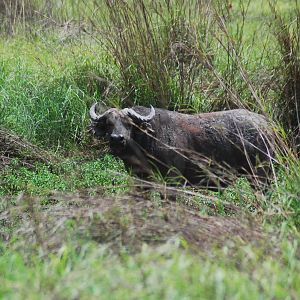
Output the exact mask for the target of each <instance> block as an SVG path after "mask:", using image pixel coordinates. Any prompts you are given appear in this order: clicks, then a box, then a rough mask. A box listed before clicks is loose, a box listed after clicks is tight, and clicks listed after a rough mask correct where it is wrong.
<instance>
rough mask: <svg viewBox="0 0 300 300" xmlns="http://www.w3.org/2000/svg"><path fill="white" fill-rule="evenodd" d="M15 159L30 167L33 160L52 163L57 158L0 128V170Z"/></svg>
mask: <svg viewBox="0 0 300 300" xmlns="http://www.w3.org/2000/svg"><path fill="white" fill-rule="evenodd" d="M15 159H17V160H18V161H19V162H20V163H21V164H22V165H25V166H28V167H32V166H33V164H34V163H35V162H42V163H46V164H49V163H53V162H55V161H57V158H56V157H54V155H52V154H50V153H49V152H47V151H45V150H42V149H41V148H39V147H38V146H36V145H33V144H31V143H29V142H28V141H26V140H25V139H22V138H20V137H19V136H17V135H16V134H14V133H12V132H10V131H9V130H6V129H0V170H1V169H2V168H3V167H5V166H6V165H8V164H10V163H11V162H12V160H15Z"/></svg>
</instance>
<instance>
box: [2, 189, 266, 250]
mask: <svg viewBox="0 0 300 300" xmlns="http://www.w3.org/2000/svg"><path fill="white" fill-rule="evenodd" d="M91 192H92V193H93V194H94V195H93V196H91V195H90V194H91ZM41 200H42V199H39V198H31V197H26V196H21V197H19V199H18V201H17V205H16V206H13V207H11V208H9V209H6V210H5V211H3V212H2V213H1V214H0V220H1V222H2V223H5V224H6V225H7V226H9V224H16V220H18V221H17V223H19V224H18V228H19V229H18V230H17V236H18V237H20V239H19V240H20V243H21V244H22V245H20V247H23V246H24V245H23V243H24V241H26V244H27V245H30V246H28V247H33V248H34V249H35V248H36V247H39V248H41V249H42V250H43V253H44V254H47V253H49V252H56V251H58V249H60V247H61V246H62V244H63V243H64V242H66V241H68V240H70V239H71V240H73V239H74V238H76V239H77V240H78V239H80V240H94V241H96V242H98V243H100V244H105V245H108V246H109V248H110V249H112V250H114V251H119V250H120V249H124V248H125V249H127V250H128V251H130V252H137V251H139V250H140V249H141V247H142V245H143V244H144V243H146V244H149V245H151V246H156V245H160V244H163V243H165V242H166V241H168V240H171V239H173V238H177V239H178V238H179V239H180V240H181V241H182V246H183V247H184V248H185V247H187V248H189V249H191V250H193V251H196V252H198V253H199V252H205V253H206V252H209V251H210V250H212V248H215V247H219V248H221V247H223V246H225V245H227V244H228V243H231V244H234V245H236V246H237V247H238V245H241V244H243V245H244V244H252V245H264V249H265V247H267V248H268V247H269V246H270V243H269V239H268V237H267V236H266V234H264V233H263V230H262V225H261V223H260V222H259V219H257V218H254V217H253V216H251V215H248V214H246V213H244V212H243V211H242V210H241V209H239V210H240V211H239V212H238V213H237V214H234V215H232V216H225V215H224V216H220V215H214V216H213V215H211V216H209V215H207V214H206V215H205V214H201V213H200V211H199V208H195V207H192V206H190V205H187V202H185V203H183V202H182V201H177V202H176V201H171V200H169V199H168V198H166V199H165V200H161V199H160V198H159V199H158V200H157V199H156V200H153V199H152V200H149V198H147V197H145V196H144V195H143V194H141V193H140V192H131V193H130V194H126V195H123V196H113V197H107V196H104V194H103V191H101V190H99V189H98V190H93V191H91V190H83V191H80V192H77V193H69V194H68V193H57V192H56V193H53V195H52V196H51V197H50V199H48V205H45V203H44V205H41ZM207 200H208V201H207V203H208V206H209V207H210V208H212V209H214V208H213V207H214V205H213V201H214V199H213V198H212V197H207ZM236 209H238V208H236ZM2 236H3V237H4V236H5V240H7V241H9V240H10V238H11V236H10V235H9V233H8V231H7V232H6V233H2ZM26 251H28V248H27V250H26Z"/></svg>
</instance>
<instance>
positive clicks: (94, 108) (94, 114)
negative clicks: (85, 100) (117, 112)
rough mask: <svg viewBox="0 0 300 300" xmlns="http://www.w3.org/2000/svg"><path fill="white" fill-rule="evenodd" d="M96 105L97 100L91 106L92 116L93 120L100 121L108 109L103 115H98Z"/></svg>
mask: <svg viewBox="0 0 300 300" xmlns="http://www.w3.org/2000/svg"><path fill="white" fill-rule="evenodd" d="M96 105H97V102H96V103H94V104H93V105H92V106H91V108H90V117H91V119H92V120H93V121H99V120H100V119H101V118H103V116H104V115H105V114H106V113H107V111H106V112H104V113H103V114H102V115H97V114H96Z"/></svg>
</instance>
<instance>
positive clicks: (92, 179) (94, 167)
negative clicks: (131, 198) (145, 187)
mask: <svg viewBox="0 0 300 300" xmlns="http://www.w3.org/2000/svg"><path fill="white" fill-rule="evenodd" d="M127 177H128V175H127V173H126V172H125V169H124V166H123V164H122V163H121V162H120V161H119V160H116V159H115V158H114V157H112V156H111V155H105V156H104V157H103V158H102V159H98V160H91V161H84V160H82V159H80V158H71V159H65V160H64V161H63V162H61V163H58V164H55V165H45V164H37V165H36V166H35V167H34V168H33V169H28V168H27V167H22V166H20V163H19V162H18V161H17V160H15V161H13V162H12V164H11V165H9V166H7V167H6V168H5V169H4V170H2V172H1V175H0V182H1V186H0V195H16V194H19V193H20V192H25V193H29V194H31V195H47V194H48V193H49V192H51V191H53V190H56V191H74V190H76V189H83V188H91V187H97V186H98V187H101V186H102V187H105V189H106V190H107V192H113V191H122V190H124V187H123V186H124V185H126V184H127V183H128V179H127Z"/></svg>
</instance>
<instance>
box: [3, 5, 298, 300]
mask: <svg viewBox="0 0 300 300" xmlns="http://www.w3.org/2000/svg"><path fill="white" fill-rule="evenodd" d="M46 2H47V3H46ZM206 2H207V1H206ZM208 2H209V1H208ZM299 28H300V9H299V6H298V5H297V1H283V0H278V1H276V3H275V2H274V1H264V0H250V1H242V0H233V1H218V0H215V1H212V3H206V4H204V3H202V4H201V5H200V4H199V1H194V0H184V1H179V0H172V1H166V0H162V1H158V0H157V1H156V0H155V1H147V0H137V1H121V0H117V1H110V0H105V1H92V0H87V1H71V0H70V1H69V0H68V1H60V0H51V1H50V0H48V1H43V0H8V1H1V0H0V30H1V35H0V36H1V37H0V129H3V130H8V131H7V132H12V133H13V134H15V135H16V137H11V138H10V141H11V142H10V143H9V144H7V140H8V139H6V140H5V139H4V137H3V136H0V298H1V299H2V298H3V299H41V298H42V299H53V298H55V299H56V298H57V299H79V298H80V299H93V298H95V299H98V298H99V297H101V299H119V298H124V299H132V298H142V299H144V298H145V299H183V298H186V299H199V298H204V299H297V298H298V295H299V293H300V286H299V282H300V278H299V274H300V272H299V271H300V264H299V258H300V250H299V249H300V248H299V242H300V238H299V230H300V221H299V217H300V201H299V199H300V195H299V193H300V192H299V191H300V188H299V187H300V175H299V174H300V165H299V157H298V154H297V151H298V152H299V134H298V132H299V123H300V122H299V105H300V104H299V100H300V96H299V95H300V88H299V87H300V60H299V57H300V30H299ZM96 101H99V102H101V103H102V104H103V105H104V106H107V107H110V106H117V107H126V106H129V105H133V104H141V105H146V106H149V105H150V104H152V105H155V106H159V107H165V108H169V109H175V110H181V111H187V112H198V111H211V110H218V109H228V108H235V107H247V108H249V109H251V110H254V111H257V112H262V113H264V114H266V115H268V116H269V117H270V118H271V119H272V120H273V121H274V129H275V131H276V133H278V138H279V140H280V141H279V142H278V150H277V152H278V153H277V157H276V159H277V162H276V163H274V166H273V180H272V184H271V186H270V188H269V189H268V190H267V191H264V193H261V192H260V191H254V190H253V189H252V188H251V186H250V185H249V183H248V182H247V180H245V179H243V178H241V179H239V180H238V181H237V182H236V184H235V185H233V186H230V187H228V188H227V189H226V190H225V191H224V192H223V193H220V194H219V193H213V192H209V191H205V190H196V189H191V188H188V187H186V188H183V189H182V188H180V187H176V188H174V189H173V190H172V189H168V188H167V187H166V186H165V185H164V184H157V185H156V186H155V187H154V188H153V191H148V192H147V191H146V192H145V190H139V189H138V188H139V187H136V186H135V185H136V184H137V185H138V182H136V181H134V180H132V178H131V177H130V175H129V174H127V172H126V171H125V169H124V166H123V164H122V162H120V161H119V160H117V159H115V158H113V157H112V156H111V155H110V154H108V153H107V151H106V146H105V145H104V144H101V143H100V144H97V145H95V141H93V140H92V139H91V137H90V136H89V134H88V124H89V117H88V109H89V107H90V105H91V104H92V103H94V102H96ZM1 132H2V131H1ZM1 134H2V135H5V131H3V133H1ZM24 141H26V143H27V144H26V143H25V142H24ZM22 143H23V144H24V145H23V148H22V147H20V145H22ZM29 143H31V144H29ZM26 145H31V146H30V147H27V148H28V151H27V152H28V153H26V155H25V154H24V153H23V152H24V147H25V148H26ZM29 148H30V149H29ZM95 148H96V151H97V152H96V153H97V154H96V155H95V151H94V150H95ZM20 149H23V150H22V151H21V150H20ZM21 152H22V153H21ZM100 152H101V154H100ZM46 154H47V157H46V158H45V159H44V160H43V159H41V157H43V155H46ZM157 177H158V178H159V179H158V180H157V181H159V182H160V183H161V182H162V178H160V176H159V174H158V175H157ZM174 191H175V193H176V194H177V202H174V201H172V199H173V198H172V197H169V196H170V195H173V194H174ZM159 193H160V194H159ZM170 199H171V200H170ZM173 200H174V199H173Z"/></svg>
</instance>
